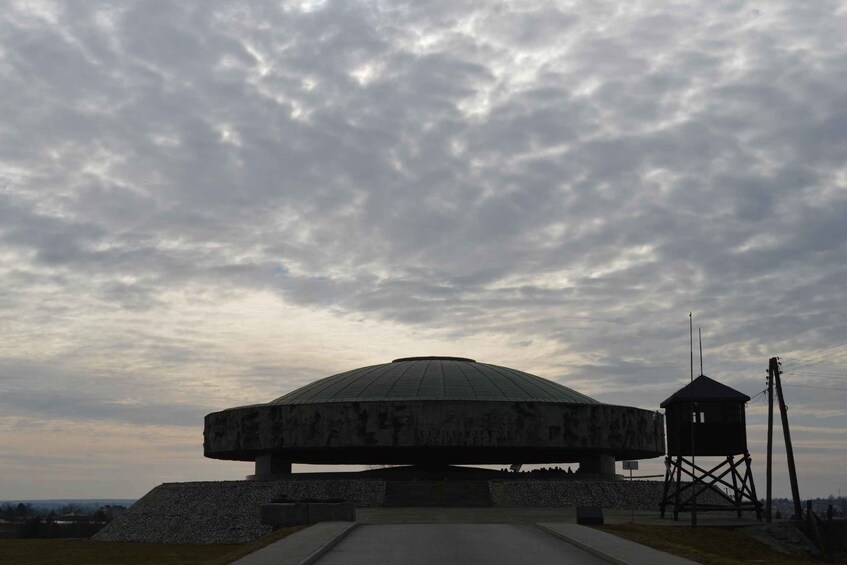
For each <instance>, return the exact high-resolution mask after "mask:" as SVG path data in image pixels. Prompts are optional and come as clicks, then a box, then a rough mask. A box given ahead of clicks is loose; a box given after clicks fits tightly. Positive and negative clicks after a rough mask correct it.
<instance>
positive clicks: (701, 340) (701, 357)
mask: <svg viewBox="0 0 847 565" xmlns="http://www.w3.org/2000/svg"><path fill="white" fill-rule="evenodd" d="M697 336H698V337H699V338H700V374H701V375H702V374H703V332H702V331H700V328H697Z"/></svg>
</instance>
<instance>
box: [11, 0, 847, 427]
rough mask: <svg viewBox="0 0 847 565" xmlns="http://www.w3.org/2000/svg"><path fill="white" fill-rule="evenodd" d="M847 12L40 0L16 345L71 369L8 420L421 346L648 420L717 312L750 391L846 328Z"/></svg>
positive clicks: (151, 408) (27, 122)
mask: <svg viewBox="0 0 847 565" xmlns="http://www.w3.org/2000/svg"><path fill="white" fill-rule="evenodd" d="M844 17H845V14H844V11H843V9H841V8H840V6H839V5H838V4H837V3H822V4H817V5H815V6H799V5H795V4H792V3H788V2H784V3H777V4H772V5H768V6H767V7H765V8H763V7H761V6H754V5H752V4H749V3H740V4H739V3H717V4H715V3H709V4H702V5H685V6H682V5H679V6H655V5H653V4H650V3H641V2H636V3H630V4H627V5H626V6H624V5H621V4H619V3H611V2H599V3H598V2H586V3H577V4H574V5H569V6H562V5H559V4H555V3H531V4H528V3H524V2H504V3H501V4H497V5H481V4H480V5H476V4H473V5H472V4H466V3H457V2H427V3H417V2H409V3H392V4H384V3H373V2H370V3H369V2H309V3H297V2H285V3H273V2H253V3H251V4H250V5H245V6H233V5H232V4H231V3H227V2H203V3H196V2H195V3H192V2H166V1H159V2H144V3H129V4H127V3H115V2H109V1H105V0H104V1H98V2H89V3H86V4H85V5H84V6H82V5H66V4H62V3H55V2H49V1H44V2H37V3H36V2H12V3H11V4H10V5H9V7H8V9H7V10H4V13H3V15H2V16H0V38H1V39H0V44H2V45H3V47H2V49H0V88H2V90H3V92H4V96H3V97H2V98H0V112H2V115H3V116H4V119H3V120H2V123H0V242H2V243H0V276H2V280H3V283H2V285H0V323H2V324H3V327H4V335H6V336H7V338H6V341H5V343H4V344H0V360H4V361H3V362H4V363H5V364H4V365H3V367H5V368H9V367H12V366H15V367H17V368H16V369H15V371H13V372H8V371H7V373H5V374H6V375H9V374H13V373H14V374H27V375H36V374H37V375H42V376H40V377H38V378H37V379H36V381H38V382H41V381H43V382H44V383H47V384H46V385H45V388H44V389H43V390H42V389H38V388H33V387H34V385H33V384H31V383H27V382H18V381H15V382H16V383H17V384H15V385H14V387H15V388H14V389H13V390H11V391H10V393H11V396H8V397H7V399H10V400H7V401H6V403H7V404H6V406H7V407H9V408H10V409H11V408H13V406H12V404H13V403H14V406H17V407H18V408H20V409H24V408H25V409H26V410H30V411H32V412H33V413H38V414H41V415H42V416H40V417H43V418H45V419H49V418H68V419H72V420H74V419H85V418H91V419H103V420H104V421H111V420H121V419H123V420H125V421H131V422H136V423H142V422H144V421H147V419H148V418H150V416H148V415H153V416H152V418H154V419H155V418H160V419H168V420H173V421H174V422H178V423H180V425H182V424H183V423H184V424H186V425H187V424H188V423H189V421H191V420H192V418H195V417H196V414H199V413H200V412H202V410H205V409H207V408H203V407H204V406H205V407H220V406H221V404H223V405H226V402H228V400H227V399H228V398H230V399H232V402H233V404H235V403H238V402H241V401H243V402H245V403H246V402H258V401H262V400H269V399H270V398H274V397H276V396H279V395H280V394H282V393H283V392H285V391H286V390H283V389H288V390H290V389H291V388H294V387H295V386H296V385H298V384H303V383H305V382H308V379H310V378H314V377H318V376H324V375H326V374H329V373H330V372H332V371H336V370H339V371H340V370H343V369H348V368H350V366H351V365H352V364H355V363H359V362H362V363H363V364H364V363H370V362H381V361H384V360H387V357H390V355H385V354H384V353H382V354H380V353H379V352H388V351H397V350H398V349H408V348H414V347H415V345H414V344H415V343H418V344H426V345H427V347H436V346H437V347H441V348H444V349H452V348H455V349H458V351H454V353H456V354H463V353H465V351H462V350H463V349H464V350H466V351H467V350H471V351H472V352H473V355H472V356H476V357H478V358H481V357H483V356H487V357H489V359H481V360H490V361H492V362H499V363H502V364H512V365H513V366H514V365H519V364H524V365H523V366H518V368H522V369H526V370H534V371H535V372H539V373H541V374H542V375H543V376H547V377H550V378H555V379H558V380H561V381H562V382H565V383H568V382H573V383H579V386H580V387H582V388H581V390H582V389H584V392H586V393H587V394H592V395H595V396H598V397H599V398H602V399H604V400H606V401H609V402H615V403H626V402H627V400H628V398H631V399H634V400H637V402H639V403H640V404H643V405H644V406H646V407H652V406H655V405H657V404H658V402H660V401H661V400H662V399H664V398H665V397H666V396H669V395H670V394H672V393H673V392H674V390H675V387H676V388H678V386H677V385H680V383H681V382H682V380H684V378H685V377H686V376H687V371H688V367H687V354H688V351H687V347H688V343H687V336H686V335H685V332H686V325H687V320H686V319H685V318H686V314H687V313H688V312H689V311H692V310H693V311H694V312H695V314H696V321H698V324H700V323H702V325H703V329H704V338H705V341H704V346H705V348H706V364H707V367H706V372H707V373H708V374H710V375H714V376H717V377H718V378H720V379H721V380H723V381H725V382H727V383H728V384H731V385H733V386H738V387H739V388H741V389H742V390H745V392H748V393H753V394H755V392H758V390H759V388H760V386H761V384H760V380H759V379H760V371H761V370H762V368H763V367H764V366H765V362H766V360H767V358H768V357H770V356H772V355H778V354H779V355H785V356H788V357H789V358H790V356H791V355H792V354H801V353H803V352H807V353H808V352H810V351H815V350H820V349H824V348H826V347H830V346H833V345H836V344H837V343H839V336H843V335H845V331H847V327H845V322H844V319H845V316H844V304H845V303H847V301H845V291H844V285H843V283H842V281H843V280H844V276H845V268H844V267H843V265H844V264H847V248H845V246H844V245H843V241H844V239H845V237H847V228H846V227H845V223H844V222H843V218H844V216H845V213H847V168H845V166H844V162H845V152H847V133H845V132H847V128H845V127H844V125H845V122H847V111H845V105H844V103H843V101H844V98H845V94H847V87H845V85H847V76H845V70H844V69H847V65H845V58H847V57H845V55H846V54H845V48H844V47H843V46H842V44H843V41H839V40H840V38H841V35H843V34H842V28H843V21H844ZM270 313H273V314H276V315H279V316H285V317H287V318H286V319H284V320H281V319H272V318H271V316H270ZM251 324H254V325H251ZM364 327H367V331H368V332H372V335H378V336H379V340H380V341H379V342H374V343H373V344H369V343H366V341H365V339H364V336H362V335H359V334H357V333H356V332H357V331H363V330H362V328H364ZM356 328H358V330H357V329H356ZM285 332H287V333H285ZM282 333H285V336H286V338H285V340H284V343H279V342H277V341H276V339H277V336H278V335H280V334H282ZM260 336H265V339H264V341H263V340H262V339H261V337H260ZM298 339H299V340H300V342H299V343H298V342H297V341H298ZM270 343H273V344H274V345H273V346H271V345H269V344H270ZM352 344H355V345H356V347H353V345H352ZM495 344H496V345H495ZM527 344H529V345H527ZM277 347H279V349H277ZM420 347H422V346H420ZM322 350H323V351H325V352H326V353H325V354H323V355H321V354H319V353H318V351H322ZM407 352H408V351H397V355H396V356H402V355H404V354H406V353H407ZM408 353H412V352H408ZM416 353H421V354H427V353H430V354H432V353H438V351H420V352H416ZM468 354H470V353H468ZM836 361H843V359H841V358H838V359H836ZM68 363H70V365H68ZM16 364H17V365H16ZM21 364H22V365H21ZM253 367H263V369H261V371H260V373H261V374H262V375H260V376H256V374H254V373H253V372H251V371H252V368H253ZM19 369H20V372H19V371H18V370H19ZM4 370H5V369H4ZM833 370H834V371H836V372H838V371H840V372H842V373H843V372H844V370H843V364H842V365H838V366H836V367H835V368H834V369H833ZM274 372H276V374H279V375H280V376H279V377H278V379H276V380H274V379H272V378H270V377H268V375H269V374H273V373H274ZM108 374H112V375H116V374H121V375H124V374H125V375H132V377H131V378H128V379H126V380H125V381H123V382H121V381H120V379H117V380H115V381H114V382H112V383H111V384H109V385H108V386H107V387H105V388H103V389H97V388H96V387H95V388H94V389H91V388H86V389H84V390H80V389H79V388H80V387H78V388H77V389H76V390H72V389H73V388H74V387H68V386H65V385H62V386H54V387H53V390H51V387H50V385H49V383H53V384H54V385H55V384H56V383H67V382H71V381H74V380H76V379H81V381H80V382H82V383H93V381H89V380H87V379H88V377H86V376H85V375H101V376H102V375H108ZM254 379H255V380H254ZM263 379H264V380H263ZM240 382H241V383H244V382H249V383H251V385H255V386H256V388H255V389H251V390H253V391H255V396H254V393H253V392H251V391H247V390H244V388H243V386H242V387H241V388H239V385H238V383H240ZM192 383H194V384H192ZM6 386H9V385H8V384H7V385H6ZM214 386H219V387H220V388H219V389H214ZM680 386H681V385H680ZM145 389H146V390H149V391H154V390H155V391H156V392H155V393H154V392H145V393H144V394H142V395H141V396H140V397H136V396H135V392H134V391H139V390H145ZM201 389H202V390H212V391H213V392H210V393H208V395H206V393H203V394H201V395H200V396H199V397H198V396H197V394H198V393H197V390H201ZM633 390H634V391H637V394H636V395H635V396H629V395H627V391H633ZM792 393H796V394H797V395H798V396H799V397H800V398H802V399H803V402H804V403H805V402H806V401H807V399H812V398H820V397H814V396H812V395H814V394H819V393H815V392H813V391H811V390H805V391H802V392H801V391H800V389H796V390H795V391H792ZM262 394H267V397H265V396H261V395H262ZM63 395H66V397H64V396H63ZM807 395H808V396H807ZM63 398H64V401H63ZM121 399H136V400H137V401H138V404H132V403H129V404H114V402H120V401H121ZM192 400H196V401H197V407H198V408H197V409H188V408H186V406H187V405H188V404H190V403H191V401H192ZM827 402H829V399H827ZM804 417H809V418H814V416H813V415H810V414H807V415H806V416H804ZM197 425H198V426H199V421H197ZM809 425H816V424H814V423H813V422H812V423H810V424H809Z"/></svg>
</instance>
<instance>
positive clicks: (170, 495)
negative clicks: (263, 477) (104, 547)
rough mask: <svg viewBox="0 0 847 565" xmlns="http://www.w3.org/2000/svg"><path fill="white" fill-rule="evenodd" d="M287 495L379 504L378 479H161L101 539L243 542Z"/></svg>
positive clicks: (260, 530) (259, 531) (261, 529)
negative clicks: (264, 509) (265, 508)
mask: <svg viewBox="0 0 847 565" xmlns="http://www.w3.org/2000/svg"><path fill="white" fill-rule="evenodd" d="M281 497H287V498H290V499H303V498H311V499H327V498H334V499H344V500H349V501H351V502H355V503H356V505H357V506H360V507H366V506H380V505H382V501H383V499H384V497H385V482H384V481H380V480H332V481H324V480H309V481H222V482H193V483H165V484H162V485H159V486H158V487H156V488H154V489H153V490H151V491H150V492H149V493H147V494H146V495H145V496H144V497H143V498H142V499H141V500H139V501H138V502H136V503H135V504H133V505H132V507H131V508H130V509H129V511H128V512H127V513H126V514H124V515H122V516H120V517H119V518H117V519H115V520H114V521H112V522H111V523H109V524H108V525H107V526H106V527H105V528H103V529H102V530H100V532H98V533H97V534H96V535H95V536H94V539H96V540H99V541H131V542H145V543H196V544H206V543H246V542H249V541H252V540H254V539H256V538H258V537H261V536H263V535H264V534H266V533H268V532H270V531H271V528H270V526H263V525H262V524H261V523H260V522H259V508H260V505H261V504H263V503H265V502H271V501H272V500H274V499H278V498H281Z"/></svg>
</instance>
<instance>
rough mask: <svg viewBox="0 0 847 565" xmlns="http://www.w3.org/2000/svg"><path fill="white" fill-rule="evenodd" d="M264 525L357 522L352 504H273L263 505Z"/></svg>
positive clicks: (280, 525)
mask: <svg viewBox="0 0 847 565" xmlns="http://www.w3.org/2000/svg"><path fill="white" fill-rule="evenodd" d="M261 515H262V519H261V521H262V524H263V525H266V526H272V527H274V528H279V527H282V526H293V525H297V524H317V523H318V522H355V521H356V507H355V505H353V503H352V502H271V503H269V504H262V512H261Z"/></svg>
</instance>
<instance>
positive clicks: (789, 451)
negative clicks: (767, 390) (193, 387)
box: [771, 358, 803, 520]
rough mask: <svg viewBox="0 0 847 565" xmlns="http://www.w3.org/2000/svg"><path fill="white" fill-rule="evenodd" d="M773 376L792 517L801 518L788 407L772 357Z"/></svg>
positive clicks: (774, 359) (777, 367)
mask: <svg viewBox="0 0 847 565" xmlns="http://www.w3.org/2000/svg"><path fill="white" fill-rule="evenodd" d="M771 361H772V362H773V363H774V365H773V368H774V370H773V376H774V379H775V380H776V396H777V399H778V400H779V413H780V416H782V433H783V435H784V436H785V455H786V456H787V458H788V478H789V479H790V480H791V496H792V498H793V499H794V519H795V520H802V519H803V507H802V505H801V504H800V489H799V487H798V486H797V469H796V467H795V466H794V448H793V447H792V446H791V431H790V430H789V429H788V408H787V407H786V406H785V397H783V395H782V382H781V381H780V379H779V375H780V373H781V372H782V371H780V369H779V360H778V359H777V358H773V359H772V360H771Z"/></svg>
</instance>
